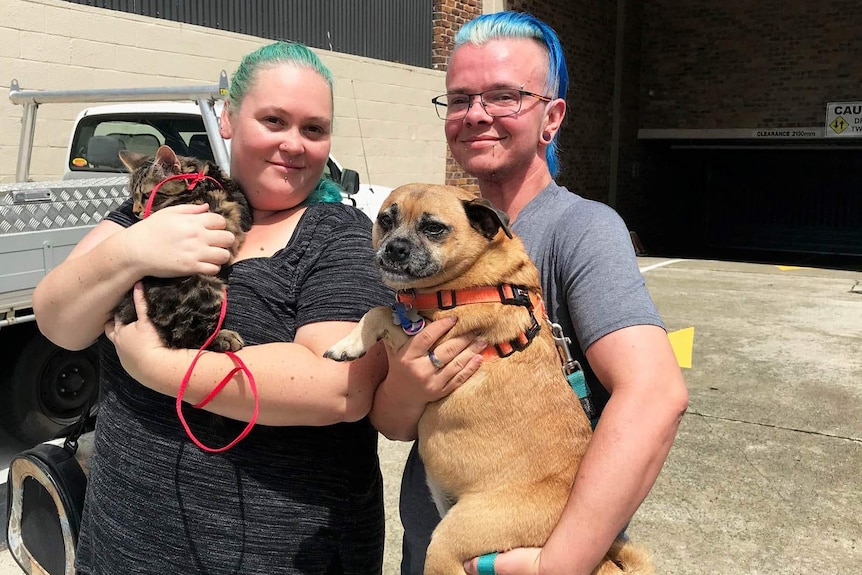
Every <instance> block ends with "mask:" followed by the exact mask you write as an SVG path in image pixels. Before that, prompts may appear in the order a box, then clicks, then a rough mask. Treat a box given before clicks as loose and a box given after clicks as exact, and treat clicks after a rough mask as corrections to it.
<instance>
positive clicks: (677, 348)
mask: <svg viewBox="0 0 862 575" xmlns="http://www.w3.org/2000/svg"><path fill="white" fill-rule="evenodd" d="M667 337H668V338H669V339H670V345H671V347H672V348H673V353H674V355H676V362H677V363H678V364H679V366H680V367H686V368H689V369H690V368H691V350H692V348H693V347H694V328H693V327H687V328H685V329H678V330H676V331H672V332H670V333H668V334H667Z"/></svg>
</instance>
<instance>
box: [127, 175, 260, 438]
mask: <svg viewBox="0 0 862 575" xmlns="http://www.w3.org/2000/svg"><path fill="white" fill-rule="evenodd" d="M171 180H187V181H188V182H189V187H188V189H189V190H193V189H194V188H195V186H197V185H198V184H199V183H200V182H202V181H204V180H212V181H213V182H215V183H216V185H217V186H218V187H219V188H221V184H220V183H219V181H218V180H216V179H215V178H213V177H212V176H207V175H206V174H202V173H201V172H196V173H194V174H175V175H173V176H168V177H167V178H165V179H164V180H162V181H161V182H159V183H158V184H156V185H155V186H153V191H152V192H150V197H149V198H147V204H146V206H145V207H144V213H143V214H142V215H141V217H142V218H146V217H148V216H149V215H150V214H151V213H152V210H153V200H155V198H156V193H157V192H158V191H159V188H160V187H162V184H164V183H165V182H170V181H171ZM226 313H227V288H225V289H224V292H223V297H222V302H221V311H220V312H219V318H218V323H217V324H216V328H215V331H214V332H213V333H212V335H210V336H209V339H207V340H206V342H204V344H203V345H202V346H201V347H200V349H199V350H198V353H197V354H196V355H195V357H194V359H193V360H192V363H191V365H189V369H188V370H187V371H186V374H185V376H183V380H182V382H181V383H180V388H179V390H178V391H177V416H178V417H179V419H180V423H181V424H182V426H183V429H185V430H186V435H188V436H189V439H191V440H192V441H193V442H194V444H195V445H197V446H198V447H200V448H201V449H203V450H204V451H206V452H209V453H221V452H223V451H227V450H228V449H230V448H231V447H233V446H234V445H236V444H237V443H239V442H240V440H242V439H243V438H244V437H245V436H246V435H248V434H249V432H250V431H251V428H252V427H254V424H255V422H256V421H257V416H258V414H259V413H260V397H259V396H258V393H257V385H256V384H255V381H254V376H253V375H252V373H251V370H249V369H248V367H246V365H245V363H244V362H243V361H242V360H241V359H240V358H239V356H237V355H236V354H235V353H233V352H232V351H226V352H224V354H225V355H226V356H228V357H229V358H231V360H233V362H234V364H236V365H237V367H234V368H233V369H232V370H231V371H230V372H229V373H228V374H227V375H226V376H224V379H222V380H221V381H220V382H219V384H218V385H216V386H215V387H214V388H213V390H212V391H211V392H210V393H209V395H207V396H206V397H205V398H203V400H201V401H200V403H197V404H195V405H193V406H192V407H194V408H195V409H200V408H202V407H203V406H205V405H206V404H208V403H209V402H210V401H212V400H213V398H214V397H215V396H217V395H218V394H219V393H220V392H221V390H222V389H224V386H225V385H227V383H228V382H229V381H230V380H231V378H232V377H233V376H234V375H236V374H237V373H238V372H240V371H242V372H243V373H245V374H246V377H247V378H248V386H249V387H250V388H251V393H252V395H253V396H254V411H253V412H252V414H251V417H250V418H249V420H248V425H246V426H245V429H243V430H242V432H241V433H240V434H239V435H238V436H237V437H236V439H234V440H233V441H231V442H230V443H228V444H227V445H225V446H223V447H207V446H206V445H204V444H203V443H201V441H200V440H199V439H198V438H197V437H195V435H194V433H192V430H191V428H190V427H189V424H188V422H187V421H186V418H185V416H184V415H183V395H185V392H186V387H188V385H189V379H191V376H192V371H194V368H195V365H196V364H197V362H198V359H200V357H201V354H203V352H204V351H205V350H206V348H207V346H209V344H211V343H212V341H213V339H215V337H216V335H218V332H219V331H220V330H221V326H222V322H224V316H225V314H226Z"/></svg>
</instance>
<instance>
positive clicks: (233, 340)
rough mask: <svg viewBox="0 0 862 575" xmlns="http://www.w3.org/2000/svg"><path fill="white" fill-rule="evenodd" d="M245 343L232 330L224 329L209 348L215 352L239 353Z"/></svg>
mask: <svg viewBox="0 0 862 575" xmlns="http://www.w3.org/2000/svg"><path fill="white" fill-rule="evenodd" d="M243 345H245V342H244V341H243V340H242V337H240V335H239V334H238V333H237V332H235V331H233V330H230V329H223V330H221V331H220V332H218V335H217V336H215V339H213V342H212V343H211V344H210V346H209V348H210V349H211V350H213V351H239V350H241V349H242V346H243Z"/></svg>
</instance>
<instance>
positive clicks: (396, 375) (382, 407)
mask: <svg viewBox="0 0 862 575" xmlns="http://www.w3.org/2000/svg"><path fill="white" fill-rule="evenodd" d="M456 322H457V318H455V317H448V318H443V319H441V320H438V321H435V322H430V323H428V324H427V325H426V326H425V328H424V329H423V330H422V331H421V332H419V333H418V334H417V335H415V336H414V337H412V338H411V339H410V342H409V343H408V344H407V345H405V346H403V347H402V348H401V349H399V350H394V351H393V350H391V349H390V348H389V347H388V346H387V347H386V353H387V355H388V360H389V374H388V375H387V377H386V379H385V380H384V381H383V383H381V384H380V386H379V387H378V388H377V393H376V395H375V399H374V409H373V410H372V413H371V419H372V422H373V423H374V424H375V427H377V428H378V429H384V430H386V435H387V437H389V438H390V439H398V440H404V441H407V440H412V439H415V438H416V428H417V425H418V423H419V418H420V417H422V413H423V412H424V411H425V406H426V405H427V404H428V403H431V402H432V401H437V400H438V399H440V398H442V397H445V396H447V395H449V394H450V393H452V392H453V391H454V390H455V389H457V388H458V387H460V386H461V384H463V383H464V382H465V381H467V380H468V379H469V378H470V376H472V375H473V374H474V373H476V371H478V369H479V366H481V365H482V356H481V355H478V354H479V353H480V352H481V351H482V350H483V349H485V347H486V346H487V343H485V342H484V341H482V340H478V339H475V338H474V337H472V336H469V335H466V334H465V335H462V336H458V337H455V338H452V339H449V340H447V341H446V342H445V343H443V344H440V346H438V347H435V344H436V342H437V341H438V340H439V339H440V338H442V337H443V336H444V335H445V334H446V333H448V332H449V330H451V329H452V328H453V327H454V326H455V323H456ZM429 353H433V354H434V357H436V358H437V359H438V360H439V361H440V362H441V363H442V364H443V366H442V367H440V368H437V367H435V365H434V364H433V363H432V360H431V356H430V355H429ZM383 421H385V423H383ZM396 430H397V431H396Z"/></svg>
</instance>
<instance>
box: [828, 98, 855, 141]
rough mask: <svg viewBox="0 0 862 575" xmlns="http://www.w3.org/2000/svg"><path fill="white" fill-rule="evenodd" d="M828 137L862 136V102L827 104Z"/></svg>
mask: <svg viewBox="0 0 862 575" xmlns="http://www.w3.org/2000/svg"><path fill="white" fill-rule="evenodd" d="M826 137H827V138H838V137H843V138H862V102H831V103H829V104H827V105H826Z"/></svg>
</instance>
